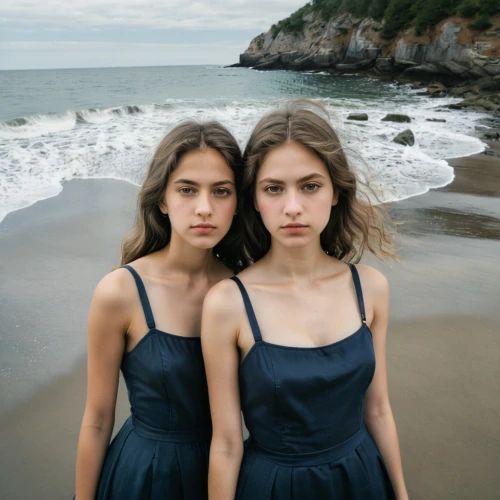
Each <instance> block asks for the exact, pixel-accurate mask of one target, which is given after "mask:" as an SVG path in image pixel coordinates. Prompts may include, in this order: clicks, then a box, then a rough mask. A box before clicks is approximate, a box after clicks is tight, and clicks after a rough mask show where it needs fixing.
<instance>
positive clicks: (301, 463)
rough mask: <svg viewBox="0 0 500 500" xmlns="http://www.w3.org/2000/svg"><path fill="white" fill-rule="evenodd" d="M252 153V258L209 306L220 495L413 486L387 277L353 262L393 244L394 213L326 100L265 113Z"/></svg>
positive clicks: (213, 494) (247, 179)
mask: <svg viewBox="0 0 500 500" xmlns="http://www.w3.org/2000/svg"><path fill="white" fill-rule="evenodd" d="M244 161H245V162H246V164H245V172H244V179H243V194H242V196H243V206H244V224H245V231H244V235H245V236H244V237H245V250H246V256H247V258H248V261H249V262H254V263H253V264H252V265H251V266H250V267H248V268H247V269H245V270H244V271H243V272H241V273H240V274H239V275H238V276H237V277H233V278H232V280H223V281H221V282H220V283H219V284H217V285H215V287H214V288H212V290H211V291H210V292H209V293H208V294H207V297H206V299H205V304H204V309H203V319H202V347H203V354H204V358H205V366H206V371H207V379H208V386H209V394H210V405H211V412H212V421H213V438H212V444H211V449H210V468H209V497H210V500H230V499H231V500H232V499H234V498H235V497H236V499H237V500H255V499H257V498H258V499H259V500H268V499H269V500H270V499H274V500H292V499H293V500H304V499H308V500H324V499H329V500H341V499H342V500H348V499H356V500H370V499H371V500H384V499H390V498H394V496H395V497H396V498H397V499H398V500H403V499H406V498H407V493H406V487H405V483H404V479H403V472H402V467H401V459H400V451H399V444H398V436H397V432H396V426H395V423H394V418H393V415H392V411H391V406H390V403H389V397H388V389H387V375H386V354H385V344H386V333H387V324H388V316H389V287H388V284H387V280H386V279H385V277H384V276H383V275H382V274H381V273H380V272H379V271H377V270H375V269H374V268H372V267H368V266H366V265H354V264H353V263H352V262H358V261H359V259H360V258H361V255H362V254H363V252H364V251H365V250H368V251H370V252H372V253H373V254H375V255H376V256H378V257H382V258H383V259H387V258H390V257H395V255H394V247H393V244H392V233H388V232H387V231H386V230H385V229H384V225H385V221H384V213H383V211H382V210H381V209H379V208H377V207H375V206H373V205H372V204H371V203H370V201H369V199H368V197H367V196H364V195H363V193H360V192H359V191H358V189H357V188H358V185H359V183H358V181H357V179H356V176H355V174H354V172H353V171H352V170H351V168H350V166H349V164H348V161H347V158H346V155H345V153H344V151H343V149H342V146H341V144H340V141H339V139H338V137H337V134H336V133H335V132H334V130H333V129H332V127H331V125H330V123H329V121H328V117H327V115H326V111H325V110H324V109H323V108H322V107H321V106H319V105H316V104H314V103H311V102H296V103H292V104H289V105H288V106H286V108H285V109H282V110H279V111H275V112H272V113H270V114H269V115H267V116H265V117H263V118H262V119H261V120H260V121H259V123H258V124H257V126H256V127H255V129H254V131H253V133H252V134H251V137H250V139H249V142H248V144H247V146H246V150H245V153H244ZM365 194H366V192H365ZM240 409H241V410H243V416H244V419H245V423H246V426H247V428H248V430H249V433H250V438H249V439H248V440H247V441H246V443H245V446H244V447H243V444H242V426H241V419H240Z"/></svg>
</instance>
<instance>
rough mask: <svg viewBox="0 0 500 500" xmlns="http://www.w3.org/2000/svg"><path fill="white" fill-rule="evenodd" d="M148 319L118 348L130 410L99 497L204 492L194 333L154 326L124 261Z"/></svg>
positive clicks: (207, 426)
mask: <svg viewBox="0 0 500 500" xmlns="http://www.w3.org/2000/svg"><path fill="white" fill-rule="evenodd" d="M123 267H125V268H126V269H128V270H129V271H130V272H131V273H132V275H133V276H134V279H135V282H136V284H137V289H138V291H139V296H140V299H141V304H142V307H143V309H144V314H145V316H146V322H147V325H148V327H149V331H148V333H147V334H146V335H145V336H144V337H143V338H142V339H141V340H140V341H139V343H138V344H137V345H136V346H135V347H134V348H133V349H132V351H130V352H128V353H126V354H125V355H124V356H123V360H122V364H121V370H122V373H123V377H124V379H125V383H126V385H127V390H128V397H129V401H130V405H131V416H130V417H129V418H128V420H127V421H126V422H125V423H124V425H123V427H122V428H121V429H120V431H119V432H118V434H117V435H116V437H115V438H114V439H113V441H112V442H111V444H110V446H109V448H108V451H107V454H106V458H105V461H104V464H103V467H102V471H101V476H100V479H99V484H98V489H97V495H96V499H98V500H104V499H106V500H108V499H111V500H125V499H127V500H128V499H130V500H160V499H161V500H166V499H168V500H206V499H207V498H208V488H207V480H208V455H209V445H210V438H211V431H212V428H211V420H210V409H209V403H208V388H207V381H206V377H205V367H204V364H203V357H202V353H201V341H200V338H199V337H198V338H197V337H182V336H179V335H172V334H169V333H166V332H162V331H160V330H157V329H156V327H155V321H154V318H153V313H152V310H151V306H150V304H149V300H148V296H147V294H146V289H145V288H144V284H143V282H142V280H141V278H140V276H139V275H138V273H137V272H136V271H135V269H133V268H132V267H130V266H123Z"/></svg>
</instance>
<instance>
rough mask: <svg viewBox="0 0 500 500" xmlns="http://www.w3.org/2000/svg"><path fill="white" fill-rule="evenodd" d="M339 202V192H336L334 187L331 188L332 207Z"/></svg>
mask: <svg viewBox="0 0 500 500" xmlns="http://www.w3.org/2000/svg"><path fill="white" fill-rule="evenodd" d="M338 202H339V193H338V192H337V190H336V189H334V190H333V197H332V207H334V206H335V205H337V204H338Z"/></svg>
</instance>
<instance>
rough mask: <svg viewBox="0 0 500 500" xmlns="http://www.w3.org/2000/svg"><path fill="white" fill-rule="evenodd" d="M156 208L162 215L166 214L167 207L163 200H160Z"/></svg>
mask: <svg viewBox="0 0 500 500" xmlns="http://www.w3.org/2000/svg"><path fill="white" fill-rule="evenodd" d="M158 208H159V209H160V212H161V213H162V214H163V215H167V214H168V208H167V204H166V203H164V202H163V201H162V202H160V204H159V205H158Z"/></svg>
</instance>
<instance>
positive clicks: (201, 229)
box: [192, 222, 215, 235]
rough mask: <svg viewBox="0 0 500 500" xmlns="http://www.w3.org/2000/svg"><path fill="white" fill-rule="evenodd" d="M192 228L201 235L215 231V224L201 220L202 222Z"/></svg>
mask: <svg viewBox="0 0 500 500" xmlns="http://www.w3.org/2000/svg"><path fill="white" fill-rule="evenodd" d="M192 230H193V231H194V232H195V233H196V234H200V235H203V234H211V233H213V232H214V231H215V226H213V225H212V224H208V223H206V222H201V223H200V224H196V226H193V227H192Z"/></svg>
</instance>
